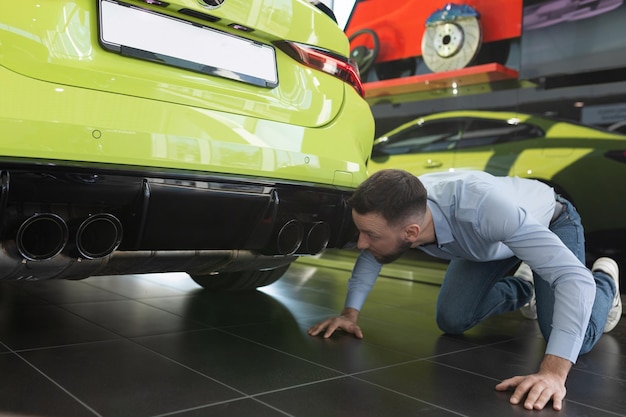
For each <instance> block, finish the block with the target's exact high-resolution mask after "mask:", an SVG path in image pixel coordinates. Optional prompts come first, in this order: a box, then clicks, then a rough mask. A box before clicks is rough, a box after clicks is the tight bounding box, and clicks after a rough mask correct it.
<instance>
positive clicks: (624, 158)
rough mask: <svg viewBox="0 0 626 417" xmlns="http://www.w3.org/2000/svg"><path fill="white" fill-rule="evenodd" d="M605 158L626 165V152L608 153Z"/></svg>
mask: <svg viewBox="0 0 626 417" xmlns="http://www.w3.org/2000/svg"><path fill="white" fill-rule="evenodd" d="M604 156H606V157H607V158H610V159H614V160H616V161H617V162H622V163H625V164H626V151H608V152H606V153H605V154H604Z"/></svg>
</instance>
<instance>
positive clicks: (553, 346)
mask: <svg viewBox="0 0 626 417" xmlns="http://www.w3.org/2000/svg"><path fill="white" fill-rule="evenodd" d="M582 345H583V340H582V339H581V338H580V337H578V336H576V335H573V334H570V333H567V332H564V331H562V330H558V329H555V328H552V332H551V333H550V340H548V346H547V347H546V354H548V355H554V356H558V357H560V358H564V359H567V360H569V361H570V362H572V363H576V360H578V355H579V354H580V349H581V348H582Z"/></svg>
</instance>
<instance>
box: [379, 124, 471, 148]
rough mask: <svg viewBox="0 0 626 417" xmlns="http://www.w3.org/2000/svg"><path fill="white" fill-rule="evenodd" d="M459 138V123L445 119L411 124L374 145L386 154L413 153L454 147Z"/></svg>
mask: <svg viewBox="0 0 626 417" xmlns="http://www.w3.org/2000/svg"><path fill="white" fill-rule="evenodd" d="M459 138H460V129H459V124H458V123H456V122H454V121H450V120H446V121H445V122H443V121H441V122H439V121H433V122H426V123H424V124H421V125H414V126H411V127H409V128H407V129H405V130H403V131H401V132H398V133H396V134H395V135H392V136H390V137H389V139H388V140H387V141H386V142H383V143H380V144H378V145H377V146H376V148H377V149H376V150H377V151H378V152H381V153H384V154H387V155H400V154H413V153H423V152H435V151H445V150H451V149H454V147H455V145H456V143H457V142H458V140H459Z"/></svg>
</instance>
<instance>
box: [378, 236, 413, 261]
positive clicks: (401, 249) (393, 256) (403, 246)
mask: <svg viewBox="0 0 626 417" xmlns="http://www.w3.org/2000/svg"><path fill="white" fill-rule="evenodd" d="M409 249H411V243H410V242H405V241H403V240H399V241H398V246H397V247H396V250H395V251H393V252H392V253H389V254H387V255H374V259H376V261H378V263H381V264H390V263H392V262H393V261H395V260H397V259H398V258H400V257H401V256H402V255H404V254H405V253H406V251H408V250H409Z"/></svg>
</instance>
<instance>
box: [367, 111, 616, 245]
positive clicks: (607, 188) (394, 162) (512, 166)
mask: <svg viewBox="0 0 626 417" xmlns="http://www.w3.org/2000/svg"><path fill="white" fill-rule="evenodd" d="M392 167H393V168H401V169H405V170H407V171H410V172H412V173H414V174H416V175H421V174H424V173H427V172H435V171H449V170H462V169H477V170H483V171H487V172H489V173H491V174H494V175H509V176H519V177H525V178H534V179H538V180H541V181H543V182H545V183H548V184H550V185H551V186H553V187H554V188H555V189H556V190H557V192H559V193H561V194H562V195H563V196H565V197H566V198H568V199H569V200H570V201H572V202H573V203H574V204H575V205H576V208H577V209H578V211H579V213H580V215H581V217H582V220H583V225H584V226H585V231H586V234H587V236H586V238H587V247H588V250H589V252H591V254H592V255H600V254H606V255H611V256H616V257H622V258H623V257H624V253H626V216H625V212H626V181H624V179H625V178H626V136H623V135H620V134H616V133H611V132H607V131H603V130H598V129H594V128H591V127H587V126H582V125H578V124H575V123H571V122H565V121H557V120H551V119H547V118H543V117H536V116H532V115H527V114H519V113H505V112H486V111H455V112H445V113H438V114H432V115H428V116H424V117H421V118H418V119H415V120H413V121H411V122H409V123H406V124H404V125H402V126H400V127H398V128H396V129H394V130H392V131H391V132H389V133H387V134H386V135H383V136H382V137H380V138H378V139H376V140H375V141H374V150H373V157H372V161H371V162H370V164H369V170H370V173H371V172H375V171H378V170H380V169H384V168H392Z"/></svg>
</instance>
